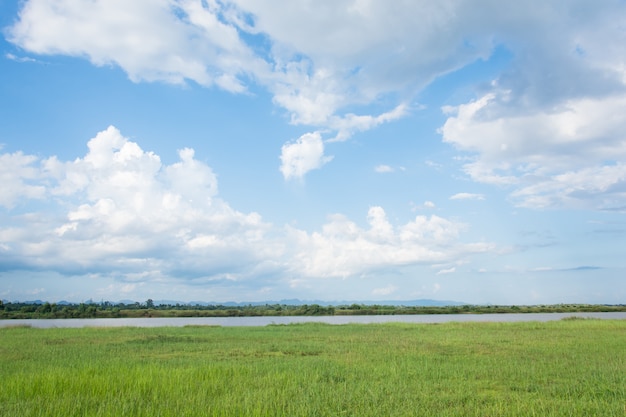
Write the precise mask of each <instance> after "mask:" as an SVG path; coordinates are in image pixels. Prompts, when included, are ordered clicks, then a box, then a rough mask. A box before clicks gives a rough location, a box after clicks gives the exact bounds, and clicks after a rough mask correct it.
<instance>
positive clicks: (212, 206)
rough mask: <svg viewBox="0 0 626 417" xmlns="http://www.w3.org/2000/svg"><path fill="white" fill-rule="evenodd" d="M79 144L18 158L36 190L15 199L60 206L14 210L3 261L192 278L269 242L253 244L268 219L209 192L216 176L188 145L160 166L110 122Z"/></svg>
mask: <svg viewBox="0 0 626 417" xmlns="http://www.w3.org/2000/svg"><path fill="white" fill-rule="evenodd" d="M88 148H89V150H88V152H87V154H86V155H85V156H84V157H83V158H77V159H76V160H74V161H70V162H62V161H58V160H57V159H56V158H54V157H53V158H49V159H44V160H40V161H37V158H36V157H33V156H30V157H28V158H26V157H24V156H21V157H20V158H18V162H21V163H22V164H24V163H29V164H30V165H31V167H30V168H29V169H27V170H21V171H20V170H16V171H15V173H14V175H15V176H16V177H17V176H20V175H21V176H23V177H24V178H26V179H31V178H37V179H39V182H38V183H37V185H33V187H35V188H34V189H35V190H36V192H35V193H31V195H24V193H25V191H22V197H28V198H40V199H44V198H45V202H47V203H48V205H50V204H51V203H52V201H55V200H56V201H60V202H62V203H61V206H62V207H68V209H67V212H66V214H65V216H64V217H65V218H64V219H63V218H56V217H55V218H50V217H49V216H48V215H46V214H45V213H46V210H42V213H41V214H42V215H41V217H38V216H34V217H32V218H31V217H26V218H24V217H23V216H22V220H21V222H20V223H24V226H23V227H5V228H3V229H2V231H1V233H0V241H1V242H2V244H3V248H4V250H3V251H1V253H0V259H1V262H2V264H4V268H7V267H8V266H7V264H8V263H11V264H13V265H14V267H19V266H20V265H22V266H23V267H24V268H38V269H53V270H59V271H63V272H67V273H79V272H81V271H85V270H89V271H95V272H103V271H111V270H113V271H117V272H118V273H119V274H122V275H124V276H126V277H130V276H132V274H135V273H138V272H141V273H147V274H149V275H152V276H153V277H154V276H163V275H171V274H172V273H173V271H175V270H181V271H182V270H185V271H186V273H187V274H189V275H190V276H202V275H215V274H216V273H218V272H219V271H220V270H221V269H228V270H230V271H234V272H235V273H238V272H242V269H245V268H246V267H248V266H249V265H251V264H253V263H255V262H257V261H258V258H257V256H261V257H262V256H263V253H264V252H266V251H268V250H271V249H269V246H267V244H263V245H261V243H260V242H261V241H262V239H263V237H264V234H265V231H266V230H267V228H268V225H267V224H265V223H264V222H263V221H262V220H261V217H260V216H259V215H258V214H256V213H249V214H244V213H241V212H238V211H236V210H233V209H232V208H231V207H230V206H229V205H228V204H226V203H225V202H223V201H222V200H220V199H219V198H217V180H216V177H215V175H214V174H213V172H212V170H211V169H210V168H209V167H208V166H206V165H205V164H203V163H201V162H199V161H197V160H195V159H194V152H193V150H191V149H182V150H181V151H179V156H180V161H179V162H176V163H174V164H172V165H169V166H164V165H163V164H162V163H161V161H160V158H159V157H158V156H157V155H155V154H153V153H151V152H146V151H144V150H142V149H141V148H140V147H139V145H138V144H137V143H135V142H131V141H129V140H128V139H126V138H124V137H123V136H122V135H121V133H120V132H119V131H118V130H117V129H116V128H114V127H109V128H108V129H106V130H104V131H102V132H100V133H98V134H97V135H96V136H95V137H94V138H93V139H91V140H90V141H89V143H88ZM2 157H3V158H4V157H7V155H2ZM9 157H13V156H12V155H9ZM14 159H15V158H14ZM3 166H4V165H3ZM23 190H26V191H28V188H27V187H23ZM10 193H11V190H8V192H7V189H6V188H5V189H3V195H4V197H3V201H5V202H6V201H8V202H11V201H12V199H14V198H15V196H12V195H11V194H10ZM7 194H8V196H7ZM5 205H6V204H5ZM257 245H259V246H258V247H256V246H257ZM209 266H210V267H209Z"/></svg>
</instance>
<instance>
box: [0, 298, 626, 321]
mask: <svg viewBox="0 0 626 417" xmlns="http://www.w3.org/2000/svg"><path fill="white" fill-rule="evenodd" d="M624 311H626V304H619V305H605V304H555V305H531V306H516V305H512V306H510V305H509V306H507V305H469V304H464V305H453V306H403V305H378V304H346V305H337V306H328V305H319V304H301V305H293V304H261V305H252V304H250V305H222V304H209V305H205V304H180V303H177V304H155V303H154V302H153V301H152V300H150V299H149V300H146V302H144V303H139V302H133V303H111V302H108V301H103V302H100V303H94V302H87V303H59V304H56V303H48V302H26V303H24V302H2V301H0V319H46V318H49V319H61V318H133V317H253V316H331V315H392V314H463V313H468V314H469V313H473V314H494V313H577V312H585V313H588V312H624Z"/></svg>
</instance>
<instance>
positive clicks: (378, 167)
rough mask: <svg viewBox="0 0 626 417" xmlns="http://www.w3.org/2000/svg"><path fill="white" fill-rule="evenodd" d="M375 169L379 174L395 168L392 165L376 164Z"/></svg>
mask: <svg viewBox="0 0 626 417" xmlns="http://www.w3.org/2000/svg"><path fill="white" fill-rule="evenodd" d="M374 171H376V172H378V173H379V174H386V173H389V172H393V171H394V169H393V168H392V167H390V166H389V165H384V164H383V165H376V166H375V167H374Z"/></svg>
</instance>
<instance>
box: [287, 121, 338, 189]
mask: <svg viewBox="0 0 626 417" xmlns="http://www.w3.org/2000/svg"><path fill="white" fill-rule="evenodd" d="M332 159H333V157H332V156H325V155H324V142H323V141H322V136H321V135H320V133H319V132H314V133H306V134H304V135H302V136H300V137H299V138H298V139H297V140H296V141H295V142H291V143H286V144H285V145H283V147H282V149H281V155H280V160H281V165H280V172H282V174H283V177H284V178H285V179H286V180H290V179H298V178H302V177H304V175H305V174H306V173H307V172H309V171H311V170H314V169H318V168H320V167H322V166H323V165H324V164H326V163H328V162H330V161H331V160H332Z"/></svg>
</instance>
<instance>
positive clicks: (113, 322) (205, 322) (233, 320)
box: [0, 312, 626, 328]
mask: <svg viewBox="0 0 626 417" xmlns="http://www.w3.org/2000/svg"><path fill="white" fill-rule="evenodd" d="M567 317H581V318H595V319H614V320H626V312H619V313H521V314H519V313H518V314H514V313H510V314H509V313H504V314H423V315H421V314H419V315H385V316H264V317H154V318H145V317H144V318H120V319H24V320H21V319H17V320H0V327H11V326H31V327H36V328H54V327H64V328H71V327H183V326H224V327H231V326H267V325H272V324H293V323H311V322H315V323H327V324H349V323H360V324H369V323H423V324H428V323H431V324H432V323H448V322H519V321H539V322H546V321H553V320H562V319H564V318H567Z"/></svg>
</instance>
